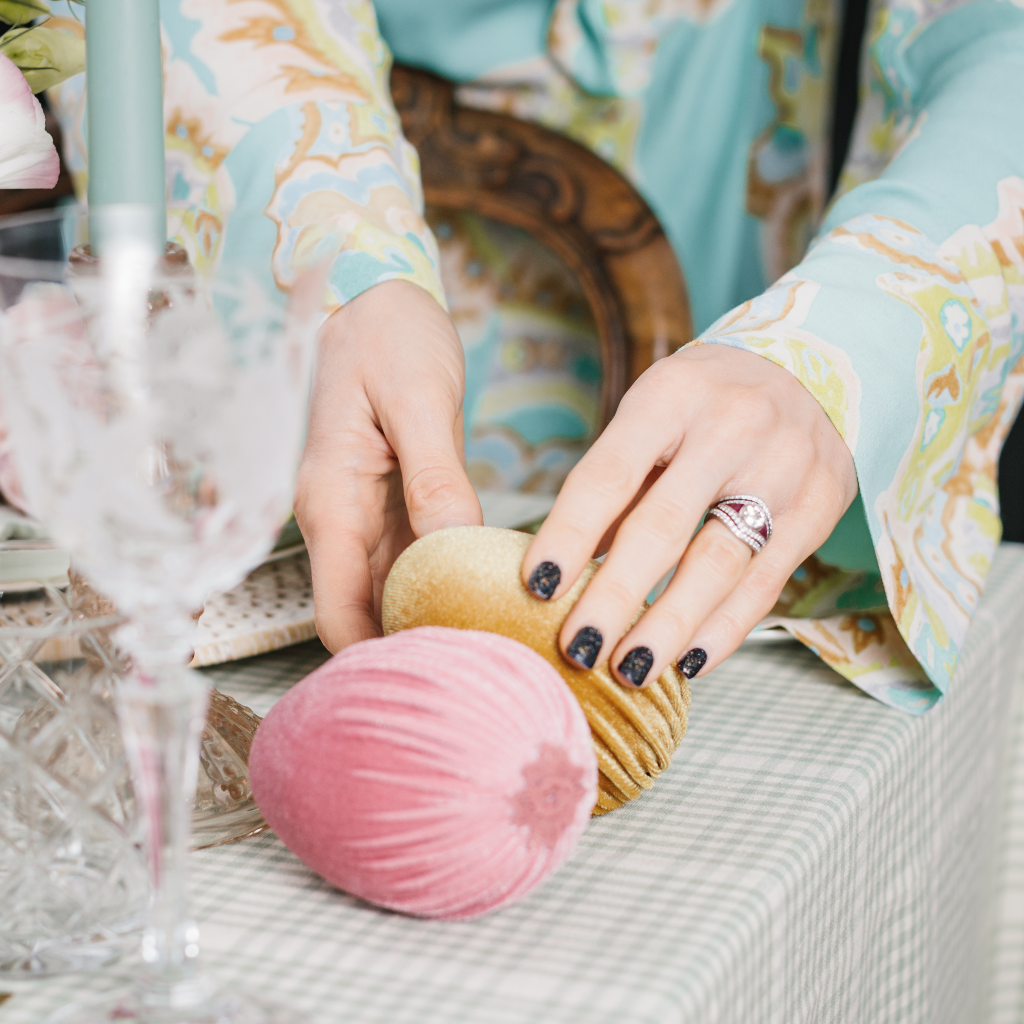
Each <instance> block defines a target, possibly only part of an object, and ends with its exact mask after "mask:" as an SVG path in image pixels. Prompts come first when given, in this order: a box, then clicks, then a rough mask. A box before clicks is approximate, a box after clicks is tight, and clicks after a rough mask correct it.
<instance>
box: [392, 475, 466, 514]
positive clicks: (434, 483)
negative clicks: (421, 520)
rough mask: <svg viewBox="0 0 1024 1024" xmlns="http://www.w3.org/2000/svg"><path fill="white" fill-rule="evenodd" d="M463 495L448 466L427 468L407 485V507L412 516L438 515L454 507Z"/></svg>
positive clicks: (414, 476)
mask: <svg viewBox="0 0 1024 1024" xmlns="http://www.w3.org/2000/svg"><path fill="white" fill-rule="evenodd" d="M460 493H461V487H460V481H459V478H458V477H457V475H456V474H455V473H454V472H453V471H452V470H451V469H449V468H448V467H447V466H427V467H425V468H423V469H420V470H418V471H417V472H416V473H414V474H413V476H412V477H411V478H410V479H409V480H408V481H406V483H405V507H406V508H407V509H408V511H409V515H410V516H425V515H436V514H437V513H438V512H442V511H444V510H445V509H446V508H448V507H449V506H451V505H454V504H455V503H456V501H457V500H458V498H459V494H460Z"/></svg>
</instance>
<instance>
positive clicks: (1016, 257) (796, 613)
mask: <svg viewBox="0 0 1024 1024" xmlns="http://www.w3.org/2000/svg"><path fill="white" fill-rule="evenodd" d="M1021 97H1024V6H1022V5H1020V4H1019V3H1015V2H1011V0H978V2H975V3H962V2H960V3H957V2H948V0H947V2H945V3H931V2H927V3H925V2H917V0H898V2H892V3H888V4H881V5H879V6H878V7H877V8H876V9H875V12H874V15H873V27H872V30H871V34H870V38H869V43H868V46H867V48H866V51H865V75H864V85H863V95H862V102H861V108H860V113H859V121H858V124H857V128H856V132H855V145H854V151H853V154H852V156H851V159H850V161H849V165H848V167H847V169H846V172H845V176H844V182H845V186H846V189H847V191H846V193H845V195H843V196H842V198H841V199H839V200H838V201H837V202H836V203H835V205H834V206H833V208H832V210H831V212H830V214H829V216H828V219H827V221H826V223H825V225H824V229H823V231H822V233H821V234H820V236H819V238H818V240H817V242H816V244H815V245H814V246H812V248H811V250H810V252H809V253H808V255H807V257H806V258H805V259H804V260H803V262H802V263H800V264H799V265H798V266H797V267H796V268H794V270H792V271H791V272H790V273H788V274H787V275H785V276H784V277H783V278H782V279H781V280H780V281H779V282H778V283H777V284H776V285H775V286H773V287H772V288H770V289H768V291H766V292H765V293H763V294H762V295H760V296H758V297H757V298H755V299H753V300H752V301H750V302H748V303H746V304H745V305H744V306H742V307H740V308H739V309H737V310H734V311H733V312H732V313H729V314H728V315H727V316H725V317H723V318H722V319H721V320H719V321H718V322H717V323H716V324H714V325H713V326H712V327H711V328H710V329H709V330H708V331H707V332H705V334H704V335H703V336H702V337H701V339H700V341H701V342H704V343H716V344H728V345H734V346H737V347H740V348H744V349H748V350H750V351H755V352H758V353H760V354H761V355H763V356H765V357H766V358H769V359H771V360H773V361H774V362H776V363H779V364H780V365H782V366H785V367H786V368H788V369H790V370H791V371H792V372H794V373H795V374H796V375H797V376H798V377H799V379H800V380H801V382H802V383H803V384H804V385H805V387H807V389H808V390H809V391H810V392H811V393H812V394H813V395H814V396H815V397H816V398H817V399H818V401H819V402H820V403H821V405H822V407H823V408H824V410H825V411H826V413H827V414H828V415H829V417H830V419H831V420H832V422H833V423H834V424H835V426H836V428H837V429H838V430H839V432H840V433H841V434H842V436H843V437H844V439H845V440H846V443H847V444H848V445H849V447H850V450H851V451H852V452H853V455H854V460H855V463H856V467H857V474H858V480H859V483H860V498H859V499H858V501H859V504H858V506H857V508H856V510H855V511H856V514H857V515H860V516H863V517H865V518H866V523H867V527H868V530H869V531H870V535H871V541H872V543H873V546H874V551H875V556H876V559H877V571H874V570H870V569H863V568H861V569H857V570H850V569H845V570H842V569H832V568H829V567H828V566H825V565H823V564H822V563H821V561H820V560H819V559H811V560H810V561H809V562H808V563H806V564H805V565H804V566H802V567H801V569H800V570H798V573H797V574H796V576H795V577H794V580H793V581H792V582H791V584H790V586H789V587H788V588H787V590H786V591H785V592H784V594H783V598H782V600H781V601H780V604H779V606H778V607H777V608H776V614H775V616H774V618H773V620H772V621H774V622H777V623H779V624H782V625H784V626H786V628H788V629H789V630H790V631H791V632H793V633H794V635H796V636H798V637H799V638H800V639H801V640H803V641H804V642H805V643H807V644H809V645H810V646H811V647H812V648H813V649H815V650H816V651H817V653H819V654H821V656H822V657H823V658H825V660H827V661H828V662H829V663H830V664H832V665H833V666H834V667H835V668H836V669H837V670H838V671H839V672H841V673H842V674H843V675H845V676H847V678H850V679H852V680H853V681H854V682H856V683H857V684H858V685H860V686H861V687H863V688H864V689H865V690H867V691H868V692H870V693H872V694H874V695H875V696H877V697H879V698H880V699H882V700H884V701H886V702H887V703H890V704H894V705H896V706H900V707H904V708H906V709H907V710H911V711H917V712H921V711H924V710H926V709H927V708H928V707H930V706H932V705H933V704H934V703H935V702H936V701H937V700H938V699H939V698H940V697H941V695H942V694H943V693H944V692H945V690H946V688H947V686H948V684H949V679H950V676H951V675H952V673H953V670H954V668H955V666H956V662H957V656H958V652H959V650H960V647H961V646H962V644H963V641H964V637H965V635H966V632H967V628H968V626H969V624H970V621H971V617H972V615H973V613H974V611H975V609H976V607H977V604H978V601H979V599H980V597H981V593H982V590H983V588H984V583H985V577H986V575H987V573H988V570H989V566H990V563H991V560H992V556H993V553H994V549H995V547H996V545H997V544H998V542H999V537H1000V521H999V502H998V495H997V492H996V469H997V462H998V457H999V451H1000V447H1001V445H1002V442H1003V439H1004V438H1005V436H1006V434H1007V433H1008V431H1009V428H1010V426H1011V425H1012V423H1013V420H1014V417H1015V415H1016V414H1017V411H1018V409H1019V408H1020V405H1021V402H1022V399H1024V104H1022V103H1021Z"/></svg>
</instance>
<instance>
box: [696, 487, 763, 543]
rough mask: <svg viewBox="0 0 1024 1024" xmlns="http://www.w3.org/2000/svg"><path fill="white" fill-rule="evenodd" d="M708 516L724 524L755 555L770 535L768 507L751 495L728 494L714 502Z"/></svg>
mask: <svg viewBox="0 0 1024 1024" xmlns="http://www.w3.org/2000/svg"><path fill="white" fill-rule="evenodd" d="M708 515H709V516H714V517H715V518H716V519H717V520H719V522H722V523H725V525H726V526H727V527H728V528H729V530H730V531H731V532H732V533H733V535H734V536H736V537H739V539H740V540H741V541H743V543H744V544H749V545H750V547H751V548H753V549H754V554H755V555H756V554H757V553H758V551H760V550H761V548H763V547H764V546H765V544H767V543H768V538H769V537H770V536H771V535H772V514H771V512H769V511H768V506H767V505H766V504H765V503H764V502H763V501H762V500H761V499H760V498H755V497H754V496H753V495H752V494H730V495H728V496H727V497H725V498H722V499H721V500H720V501H716V502H715V504H714V505H712V506H711V508H709V509H708Z"/></svg>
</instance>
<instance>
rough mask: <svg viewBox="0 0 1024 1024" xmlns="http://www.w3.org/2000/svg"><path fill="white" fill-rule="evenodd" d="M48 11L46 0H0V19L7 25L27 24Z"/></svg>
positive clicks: (48, 6)
mask: <svg viewBox="0 0 1024 1024" xmlns="http://www.w3.org/2000/svg"><path fill="white" fill-rule="evenodd" d="M49 13H50V5H49V4H48V3H47V2H46V0H0V21H6V22H7V24H8V25H27V24H28V23H29V22H30V21H35V20H36V18H41V17H42V16H43V15H44V14H49Z"/></svg>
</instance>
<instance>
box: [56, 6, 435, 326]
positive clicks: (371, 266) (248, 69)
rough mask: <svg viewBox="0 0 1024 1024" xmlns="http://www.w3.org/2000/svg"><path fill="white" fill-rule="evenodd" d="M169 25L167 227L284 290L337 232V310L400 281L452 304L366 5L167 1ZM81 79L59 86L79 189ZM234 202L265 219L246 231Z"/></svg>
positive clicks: (199, 250) (198, 249)
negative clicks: (379, 287) (260, 225)
mask: <svg viewBox="0 0 1024 1024" xmlns="http://www.w3.org/2000/svg"><path fill="white" fill-rule="evenodd" d="M55 6H57V5H55ZM58 13H59V12H58ZM66 21H67V23H68V24H69V26H72V30H73V22H72V19H71V18H70V16H69V17H68V18H67V19H66ZM161 21H162V26H163V41H164V81H165V97H164V106H165V121H166V126H167V186H168V202H169V210H168V213H169V223H170V230H171V234H172V235H173V236H174V237H175V238H176V240H177V241H179V242H181V243H182V244H184V245H185V247H186V248H187V249H188V251H189V255H190V256H191V258H192V260H193V263H194V265H195V266H196V267H197V269H199V270H200V271H202V270H204V269H206V268H208V267H210V266H212V265H215V264H216V263H217V262H218V261H221V260H230V261H232V262H234V263H236V264H237V263H246V264H249V265H251V267H252V269H253V272H254V273H259V274H266V273H268V272H269V273H270V274H272V275H273V278H274V280H275V282H276V283H277V285H278V286H279V287H280V288H281V289H284V290H287V288H288V287H289V286H290V284H291V282H292V280H293V276H294V274H295V271H296V268H297V267H298V266H300V265H301V263H302V261H303V260H304V259H305V257H306V256H308V255H309V254H310V253H311V252H315V251H316V250H317V247H318V246H319V245H321V244H322V243H323V242H324V240H325V236H326V235H327V234H329V233H330V234H332V235H333V236H334V238H335V239H340V243H341V253H340V255H339V256H338V257H337V259H336V260H335V263H334V266H333V270H332V273H331V277H330V290H331V292H332V305H333V306H337V305H340V304H342V303H344V302H347V301H348V300H349V299H352V298H354V297H355V296H356V295H358V294H359V293H360V292H362V291H365V290H366V289H367V288H369V287H371V286H372V285H374V284H377V283H378V282H380V281H386V280H394V279H399V280H407V281H411V282H414V283H416V284H419V285H420V286H422V287H423V288H425V289H426V290H427V291H429V292H430V293H431V294H432V295H433V296H434V297H435V298H436V299H437V300H438V301H439V302H441V303H442V304H443V303H444V293H443V290H442V288H441V284H440V278H439V273H438V258H437V248H436V245H435V242H434V239H433V236H432V235H431V233H430V230H429V229H428V228H427V226H426V223H425V222H424V220H423V197H422V191H421V186H420V181H419V163H418V158H417V155H416V152H415V150H414V149H413V147H412V146H410V145H409V144H408V143H407V142H406V141H405V139H404V138H403V137H402V133H401V125H400V123H399V119H398V116H397V114H396V112H395V109H394V106H393V105H392V103H391V99H390V92H389V86H388V77H389V71H390V67H391V56H390V53H389V52H388V49H387V47H386V46H385V45H384V43H383V41H382V40H381V38H380V34H379V33H378V31H377V23H376V19H375V16H374V11H373V6H372V3H371V2H370V0H163V2H162V3H161ZM83 77H84V76H78V78H76V79H72V80H70V81H69V82H67V83H65V84H64V85H63V86H62V87H61V88H60V89H59V90H56V91H55V95H54V97H53V99H54V102H55V105H56V107H57V109H58V110H59V112H60V114H61V119H62V121H63V123H64V126H65V137H66V139H67V148H68V153H67V159H68V161H69V163H70V165H71V167H72V171H73V172H74V173H75V177H76V185H77V187H78V188H79V189H80V190H84V184H85V181H84V171H85V158H84V140H85V131H84V127H83V124H84V116H85V115H84V110H85V104H84V80H83ZM236 210H247V211H250V212H253V211H256V212H262V213H264V214H265V215H266V222H265V227H263V228H257V229H255V230H252V231H251V232H250V234H249V235H243V233H242V229H241V228H240V227H237V226H235V227H233V225H232V219H231V214H232V212H233V211H236ZM331 244H333V243H331Z"/></svg>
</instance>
